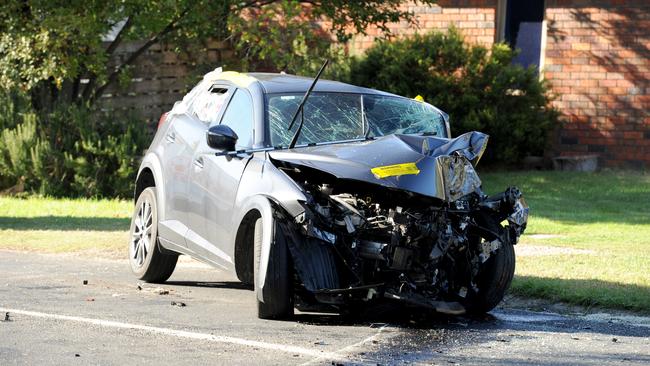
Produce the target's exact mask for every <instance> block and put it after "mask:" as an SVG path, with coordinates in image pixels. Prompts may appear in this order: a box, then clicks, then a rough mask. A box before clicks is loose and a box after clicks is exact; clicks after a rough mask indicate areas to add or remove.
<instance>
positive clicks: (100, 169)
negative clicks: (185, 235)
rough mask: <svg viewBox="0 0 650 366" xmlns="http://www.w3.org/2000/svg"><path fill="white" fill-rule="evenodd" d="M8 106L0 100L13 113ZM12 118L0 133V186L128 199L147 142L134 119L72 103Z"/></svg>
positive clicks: (141, 127) (147, 139) (145, 134)
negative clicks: (22, 186) (44, 111)
mask: <svg viewBox="0 0 650 366" xmlns="http://www.w3.org/2000/svg"><path fill="white" fill-rule="evenodd" d="M16 100H17V101H19V100H20V98H18V97H17V98H16ZM18 103H23V102H18ZM11 104H13V103H10V102H8V99H5V100H4V103H2V107H3V108H2V109H5V110H12V109H14V107H12V106H11ZM17 117H18V119H17V120H16V121H13V122H12V123H8V122H4V123H5V128H4V129H0V188H7V187H11V186H14V185H22V184H24V189H25V190H27V191H32V192H38V193H41V194H46V195H52V196H85V197H95V196H108V197H112V196H121V197H128V196H130V195H131V191H132V185H133V181H134V180H135V174H136V173H137V169H138V163H139V158H140V156H141V155H142V153H143V150H144V149H145V146H146V144H147V142H148V141H149V136H148V133H147V129H146V127H145V126H144V125H143V124H142V122H141V121H140V120H139V119H137V118H134V117H131V116H120V115H119V114H116V113H110V114H102V113H94V112H93V111H92V109H90V108H88V107H84V106H77V105H74V104H73V105H68V106H58V107H57V108H55V109H54V110H53V111H52V112H48V113H42V114H40V115H39V114H37V113H35V112H33V111H26V112H24V113H21V114H18V115H17Z"/></svg>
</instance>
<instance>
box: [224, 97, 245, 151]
mask: <svg viewBox="0 0 650 366" xmlns="http://www.w3.org/2000/svg"><path fill="white" fill-rule="evenodd" d="M221 123H222V124H224V125H226V126H228V127H230V128H232V130H233V131H235V133H236V134H237V136H238V137H239V139H238V140H237V148H238V149H244V148H249V147H251V146H253V100H252V99H251V97H250V95H248V93H247V92H245V91H243V90H241V89H237V91H235V95H233V97H232V99H231V100H230V103H229V104H228V108H227V109H226V112H225V113H224V115H223V119H221Z"/></svg>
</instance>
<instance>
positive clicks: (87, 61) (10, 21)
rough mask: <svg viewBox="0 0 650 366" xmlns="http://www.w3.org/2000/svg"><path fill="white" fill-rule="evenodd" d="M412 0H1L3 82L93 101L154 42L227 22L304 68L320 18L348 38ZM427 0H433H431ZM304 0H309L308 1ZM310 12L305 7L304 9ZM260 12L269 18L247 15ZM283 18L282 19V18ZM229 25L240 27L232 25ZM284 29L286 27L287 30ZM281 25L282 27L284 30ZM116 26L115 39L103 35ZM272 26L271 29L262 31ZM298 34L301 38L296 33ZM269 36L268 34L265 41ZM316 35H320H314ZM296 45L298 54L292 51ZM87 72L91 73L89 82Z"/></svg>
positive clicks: (402, 14)
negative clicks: (133, 44) (115, 57)
mask: <svg viewBox="0 0 650 366" xmlns="http://www.w3.org/2000/svg"><path fill="white" fill-rule="evenodd" d="M403 2H404V0H364V1H344V0H310V1H300V0H261V1H255V0H251V1H235V0H181V1H169V0H163V1H151V0H123V1H119V2H114V1H103V0H88V1H50V0H26V1H13V2H9V3H8V4H5V5H4V6H2V7H1V8H0V84H1V85H3V86H4V87H5V88H16V87H17V88H20V89H21V90H23V91H28V92H30V93H31V97H32V100H33V104H34V107H35V108H37V109H39V110H45V109H48V110H51V109H52V108H53V106H55V105H56V104H57V102H60V101H68V102H76V103H77V104H81V103H82V102H88V101H89V102H91V103H92V102H93V101H95V100H96V99H97V98H99V97H100V96H101V95H102V94H103V93H104V91H105V90H106V88H107V87H108V86H109V85H111V84H113V83H117V82H119V81H120V80H128V79H129V77H128V71H129V68H130V66H131V65H133V63H134V62H135V61H136V60H137V59H138V58H139V57H141V55H142V54H143V53H144V52H145V51H146V50H147V49H148V48H149V47H151V46H152V45H154V44H156V43H159V42H163V41H164V42H167V43H169V44H172V45H184V46H187V45H190V44H199V43H201V42H202V41H205V40H208V39H211V38H218V39H223V38H225V37H226V36H227V35H228V32H229V31H234V32H235V33H237V31H238V30H241V31H243V30H246V31H250V32H251V34H250V35H248V34H247V33H244V32H240V33H239V34H235V35H236V36H238V37H236V38H237V39H239V40H241V42H243V44H246V45H248V46H241V45H240V48H242V47H249V48H250V49H251V50H252V52H253V53H255V54H256V55H259V56H260V57H261V58H262V59H263V60H265V59H268V60H271V61H272V62H277V63H278V67H279V68H281V69H282V68H294V69H296V68H298V67H302V64H301V63H304V62H309V61H300V59H301V58H302V59H310V58H309V57H304V56H305V55H307V54H308V53H309V51H310V50H311V49H312V47H313V46H315V45H316V43H317V44H318V45H316V47H315V50H316V53H315V54H316V55H318V54H319V52H321V51H322V50H323V49H325V48H326V46H323V44H322V43H320V40H319V38H318V37H319V36H318V35H313V34H311V31H312V30H314V28H313V25H314V24H315V23H314V22H315V21H317V20H318V21H323V22H324V23H323V24H328V25H329V28H330V30H331V31H332V32H334V33H335V34H336V35H337V37H338V38H339V39H341V40H344V39H347V38H349V37H350V36H351V35H352V34H353V33H355V32H363V31H364V29H365V28H366V27H367V26H368V25H369V24H377V25H378V26H379V27H380V28H382V29H386V24H387V23H388V22H392V21H398V20H400V19H412V14H410V13H408V12H406V11H404V10H402V9H401V8H400V7H399V6H400V5H401V4H402V3H403ZM422 2H425V3H430V2H432V0H424V1H422ZM303 5H305V6H303ZM304 9H308V13H306V14H303V15H299V13H298V12H299V11H301V10H304ZM251 17H259V20H260V21H267V22H269V25H270V27H269V26H266V25H264V24H260V22H250V23H251V25H250V26H248V25H246V26H244V24H246V23H248V20H252V19H255V18H251ZM278 17H284V20H282V19H278ZM229 24H232V27H230V28H229ZM285 31H286V32H285ZM280 32H282V33H283V34H280ZM109 34H112V35H113V37H112V41H110V43H109V44H108V45H105V44H104V42H102V40H103V38H106V36H107V35H109ZM264 35H266V36H267V37H264ZM291 37H294V39H290V38H291ZM267 38H268V41H267ZM125 40H141V41H143V42H141V45H140V46H139V47H137V48H135V49H134V50H133V52H132V53H131V54H129V55H128V56H127V57H125V58H124V59H123V60H119V62H118V63H117V64H112V63H111V55H112V54H113V52H114V51H115V50H116V48H117V47H118V46H119V45H120V44H121V43H122V42H123V41H125ZM315 42H316V43H315ZM293 51H297V54H296V55H295V57H293V58H292V57H291V55H292V53H291V52H293ZM82 79H85V80H87V81H88V82H85V83H81V80H82Z"/></svg>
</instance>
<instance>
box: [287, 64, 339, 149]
mask: <svg viewBox="0 0 650 366" xmlns="http://www.w3.org/2000/svg"><path fill="white" fill-rule="evenodd" d="M329 62H330V61H329V60H325V62H324V63H323V66H321V67H320V70H318V74H316V77H315V78H314V81H313V82H312V83H311V85H310V86H309V89H307V92H306V93H305V96H304V97H302V100H301V101H300V104H299V105H298V109H296V113H294V114H293V118H292V119H291V123H289V128H288V129H287V130H291V127H293V124H294V122H296V118H298V114H299V113H302V118H301V119H300V124H299V125H298V129H297V130H296V133H295V134H294V135H293V138H292V139H291V143H290V144H289V149H293V148H294V146H296V142H298V137H299V136H300V131H301V130H302V125H303V124H304V123H305V113H304V112H303V108H304V107H305V103H306V102H307V98H309V95H310V94H311V91H312V90H313V89H314V86H316V82H317V81H318V79H319V78H320V74H322V73H323V70H325V66H327V64H328V63H329Z"/></svg>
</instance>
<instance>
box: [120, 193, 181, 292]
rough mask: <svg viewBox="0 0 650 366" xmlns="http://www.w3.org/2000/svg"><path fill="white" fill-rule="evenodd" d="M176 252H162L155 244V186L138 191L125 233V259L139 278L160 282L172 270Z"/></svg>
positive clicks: (156, 216)
mask: <svg viewBox="0 0 650 366" xmlns="http://www.w3.org/2000/svg"><path fill="white" fill-rule="evenodd" d="M177 261H178V254H166V253H163V252H162V251H161V249H160V246H159V245H158V205H157V201H156V188H155V187H149V188H146V189H145V190H143V191H142V193H140V196H138V200H137V201H136V203H135V212H134V213H133V218H132V219H131V231H130V235H129V263H130V264H131V270H132V271H133V273H134V274H135V275H136V277H138V278H139V279H141V280H143V281H147V282H164V281H166V280H167V279H168V278H169V277H170V276H171V275H172V272H174V268H175V267H176V262H177Z"/></svg>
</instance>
